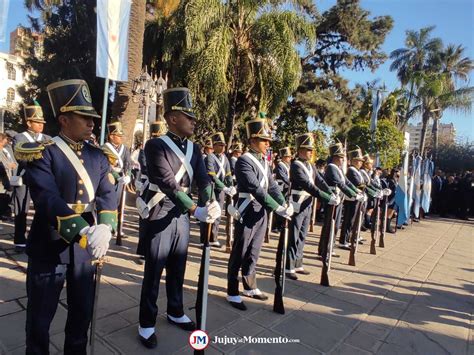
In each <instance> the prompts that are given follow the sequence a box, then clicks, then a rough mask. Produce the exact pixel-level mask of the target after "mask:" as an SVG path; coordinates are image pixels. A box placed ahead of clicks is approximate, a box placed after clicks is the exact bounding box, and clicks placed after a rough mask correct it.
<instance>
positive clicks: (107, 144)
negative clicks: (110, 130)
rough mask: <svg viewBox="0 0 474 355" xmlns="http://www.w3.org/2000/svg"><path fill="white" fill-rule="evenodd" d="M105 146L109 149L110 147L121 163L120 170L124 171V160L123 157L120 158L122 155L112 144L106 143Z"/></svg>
mask: <svg viewBox="0 0 474 355" xmlns="http://www.w3.org/2000/svg"><path fill="white" fill-rule="evenodd" d="M105 145H106V146H107V147H109V149H110V151H111V152H112V153H113V154H114V155H115V156H116V157H117V161H118V163H119V167H120V169H123V160H122V157H121V156H120V153H119V152H117V150H116V149H115V147H114V146H113V145H112V144H110V143H109V142H107V143H105ZM122 148H123V145H122Z"/></svg>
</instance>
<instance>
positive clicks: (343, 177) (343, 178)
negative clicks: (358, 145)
mask: <svg viewBox="0 0 474 355" xmlns="http://www.w3.org/2000/svg"><path fill="white" fill-rule="evenodd" d="M329 165H332V166H334V167H335V168H336V170H337V172H338V174H339V177H340V178H341V179H342V181H346V177H345V176H344V173H343V172H342V170H341V168H340V167H338V166H337V165H336V164H334V163H329Z"/></svg>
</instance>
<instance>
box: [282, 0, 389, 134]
mask: <svg viewBox="0 0 474 355" xmlns="http://www.w3.org/2000/svg"><path fill="white" fill-rule="evenodd" d="M314 25H315V27H316V37H317V42H316V48H315V50H314V51H313V52H311V53H310V54H309V55H307V56H306V57H304V58H303V59H302V62H303V75H302V79H301V81H300V85H299V86H298V89H297V90H296V91H295V92H294V93H293V94H292V98H291V99H290V100H288V102H287V106H286V107H285V108H284V109H283V111H282V114H281V116H282V117H281V118H279V122H282V123H284V126H283V127H288V128H289V131H288V133H287V134H292V132H293V130H295V129H297V127H298V124H301V122H306V121H307V119H308V118H309V117H312V118H314V119H315V120H316V121H317V122H320V123H324V124H325V125H328V126H330V127H332V128H333V129H335V131H336V132H338V133H345V132H347V131H348V129H349V128H350V127H351V124H352V121H353V118H354V117H356V116H357V112H358V111H359V109H360V108H361V104H362V102H361V100H360V99H359V88H356V89H351V88H349V86H348V82H347V80H345V79H344V78H343V77H342V76H340V74H339V72H340V71H341V70H347V69H349V70H362V69H371V70H375V69H376V68H377V67H378V66H379V65H380V64H381V63H383V61H384V60H385V58H386V55H385V53H383V52H382V50H381V46H382V44H383V42H384V41H385V37H386V36H387V34H388V32H389V31H390V30H391V29H392V27H393V20H392V18H391V17H389V16H381V17H375V18H373V19H371V18H370V13H369V12H368V11H366V10H364V9H362V8H361V6H360V1H359V0H339V1H338V2H337V4H336V5H335V6H333V7H331V8H330V9H329V10H328V11H326V12H324V13H323V14H322V15H318V16H316V17H315V24H314ZM293 120H295V121H296V123H294V122H292V121H293ZM284 129H285V128H279V133H278V134H283V133H284V132H283V131H284Z"/></svg>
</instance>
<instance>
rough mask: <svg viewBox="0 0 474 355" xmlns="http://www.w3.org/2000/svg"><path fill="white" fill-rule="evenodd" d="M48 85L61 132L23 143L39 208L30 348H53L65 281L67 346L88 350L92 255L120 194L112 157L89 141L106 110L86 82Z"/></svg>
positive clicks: (98, 252) (99, 251) (33, 240)
mask: <svg viewBox="0 0 474 355" xmlns="http://www.w3.org/2000/svg"><path fill="white" fill-rule="evenodd" d="M47 90H48V95H49V99H50V101H51V106H52V108H53V113H54V114H55V115H56V117H57V119H58V121H59V125H60V127H61V128H60V129H61V130H60V133H59V136H58V137H54V138H53V139H52V140H51V141H49V142H47V143H43V144H38V143H29V142H27V143H23V144H20V145H19V146H17V150H18V151H19V152H21V153H22V154H25V156H26V155H29V156H30V158H31V160H32V161H31V162H30V163H29V164H28V168H27V172H26V174H27V178H28V182H29V187H30V191H31V197H32V199H33V202H34V204H35V208H36V213H35V216H34V219H33V223H32V225H31V230H30V233H29V236H28V241H27V248H26V252H27V254H28V270H27V276H26V283H27V288H26V289H27V294H28V305H27V316H26V353H27V354H48V353H49V326H50V323H51V321H52V320H53V317H54V314H55V313H56V309H57V306H58V302H59V295H60V293H61V290H62V288H63V285H64V281H66V285H67V303H68V315H67V321H66V329H65V340H64V353H65V354H86V345H87V330H88V327H89V323H90V320H91V315H92V306H93V302H94V282H93V276H94V271H95V267H94V266H93V265H92V264H91V259H92V257H95V258H100V257H103V256H104V255H105V253H106V252H107V249H108V246H109V241H110V238H111V231H112V230H113V229H115V228H116V226H117V211H116V201H117V196H116V195H115V191H114V186H113V184H112V182H111V180H113V179H112V177H111V176H110V174H109V164H108V161H107V158H106V157H105V156H104V154H103V153H102V151H101V150H100V149H98V148H95V147H93V146H91V145H89V144H87V143H84V141H85V140H87V139H89V137H90V135H91V133H92V129H93V128H94V121H93V119H94V118H96V117H97V118H99V117H100V116H99V115H98V114H97V113H96V112H95V110H94V108H93V106H92V100H91V96H90V93H89V89H88V87H87V84H86V82H85V81H83V80H66V81H61V82H57V83H54V84H51V85H49V86H48V88H47ZM94 215H96V216H97V224H96V222H95V218H94ZM81 237H82V238H81ZM78 242H80V244H81V245H79V243H78Z"/></svg>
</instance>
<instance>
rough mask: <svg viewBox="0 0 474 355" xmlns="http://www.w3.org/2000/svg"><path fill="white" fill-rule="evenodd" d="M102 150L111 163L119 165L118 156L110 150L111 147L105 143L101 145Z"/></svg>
mask: <svg viewBox="0 0 474 355" xmlns="http://www.w3.org/2000/svg"><path fill="white" fill-rule="evenodd" d="M101 149H102V152H103V153H104V155H105V156H106V157H107V159H108V161H109V164H110V165H112V166H115V165H117V161H118V158H117V156H116V155H115V154H114V153H113V152H112V151H111V150H110V148H109V147H108V146H107V145H103V146H102V147H101Z"/></svg>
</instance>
